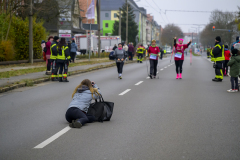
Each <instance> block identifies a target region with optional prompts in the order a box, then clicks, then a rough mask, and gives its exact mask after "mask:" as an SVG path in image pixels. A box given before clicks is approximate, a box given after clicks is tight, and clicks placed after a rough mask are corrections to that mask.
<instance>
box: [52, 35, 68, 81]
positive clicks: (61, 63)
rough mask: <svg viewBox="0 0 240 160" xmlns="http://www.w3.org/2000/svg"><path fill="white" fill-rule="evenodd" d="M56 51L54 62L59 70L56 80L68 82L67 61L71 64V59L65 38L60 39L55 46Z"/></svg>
mask: <svg viewBox="0 0 240 160" xmlns="http://www.w3.org/2000/svg"><path fill="white" fill-rule="evenodd" d="M57 50H58V55H57V59H56V62H57V68H59V74H58V80H59V82H69V81H68V80H67V72H68V65H69V61H70V62H71V57H70V51H69V48H68V45H67V43H66V40H65V38H61V40H60V42H59V44H58V46H57ZM63 69H64V70H63ZM55 74H56V73H55Z"/></svg>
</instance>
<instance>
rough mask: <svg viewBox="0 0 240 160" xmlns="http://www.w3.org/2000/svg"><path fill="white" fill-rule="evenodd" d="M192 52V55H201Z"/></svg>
mask: <svg viewBox="0 0 240 160" xmlns="http://www.w3.org/2000/svg"><path fill="white" fill-rule="evenodd" d="M192 54H193V55H194V56H201V55H199V54H196V53H194V52H192Z"/></svg>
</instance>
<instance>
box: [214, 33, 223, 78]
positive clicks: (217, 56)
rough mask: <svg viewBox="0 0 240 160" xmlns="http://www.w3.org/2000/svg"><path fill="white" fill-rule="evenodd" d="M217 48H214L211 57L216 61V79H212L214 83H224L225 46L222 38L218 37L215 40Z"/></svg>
mask: <svg viewBox="0 0 240 160" xmlns="http://www.w3.org/2000/svg"><path fill="white" fill-rule="evenodd" d="M215 42H216V43H215V47H214V48H213V50H212V52H211V55H212V56H213V58H214V61H215V74H216V76H215V78H214V79H212V81H214V82H222V80H223V71H222V69H223V62H224V61H225V55H224V45H223V44H222V42H221V37H220V36H217V37H216V39H215Z"/></svg>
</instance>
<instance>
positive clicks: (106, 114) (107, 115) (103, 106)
mask: <svg viewBox="0 0 240 160" xmlns="http://www.w3.org/2000/svg"><path fill="white" fill-rule="evenodd" d="M113 107H114V103H113V102H106V101H104V99H103V97H102V95H100V97H99V99H96V100H95V103H92V104H91V105H90V107H89V108H88V112H87V114H88V115H93V116H94V117H95V119H96V121H98V122H103V121H110V119H111V117H112V114H113Z"/></svg>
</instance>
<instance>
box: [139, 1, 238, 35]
mask: <svg viewBox="0 0 240 160" xmlns="http://www.w3.org/2000/svg"><path fill="white" fill-rule="evenodd" d="M137 1H139V0H135V2H136V3H137V4H138V6H140V7H144V8H145V9H147V13H152V14H151V15H153V16H154V19H155V21H157V22H158V24H160V25H161V26H163V27H164V26H165V25H166V24H168V23H174V24H208V23H209V17H210V14H211V13H197V12H172V11H167V12H166V14H165V11H166V10H185V11H213V10H215V9H219V10H222V11H230V12H234V11H238V8H237V6H240V0H140V1H139V2H137ZM154 2H155V3H154ZM160 9H161V14H160V13H159V11H160ZM178 26H179V27H181V29H182V30H183V32H188V31H189V29H191V31H193V30H194V27H197V26H196V25H178ZM203 28H204V26H202V28H200V30H202V29H203Z"/></svg>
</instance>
